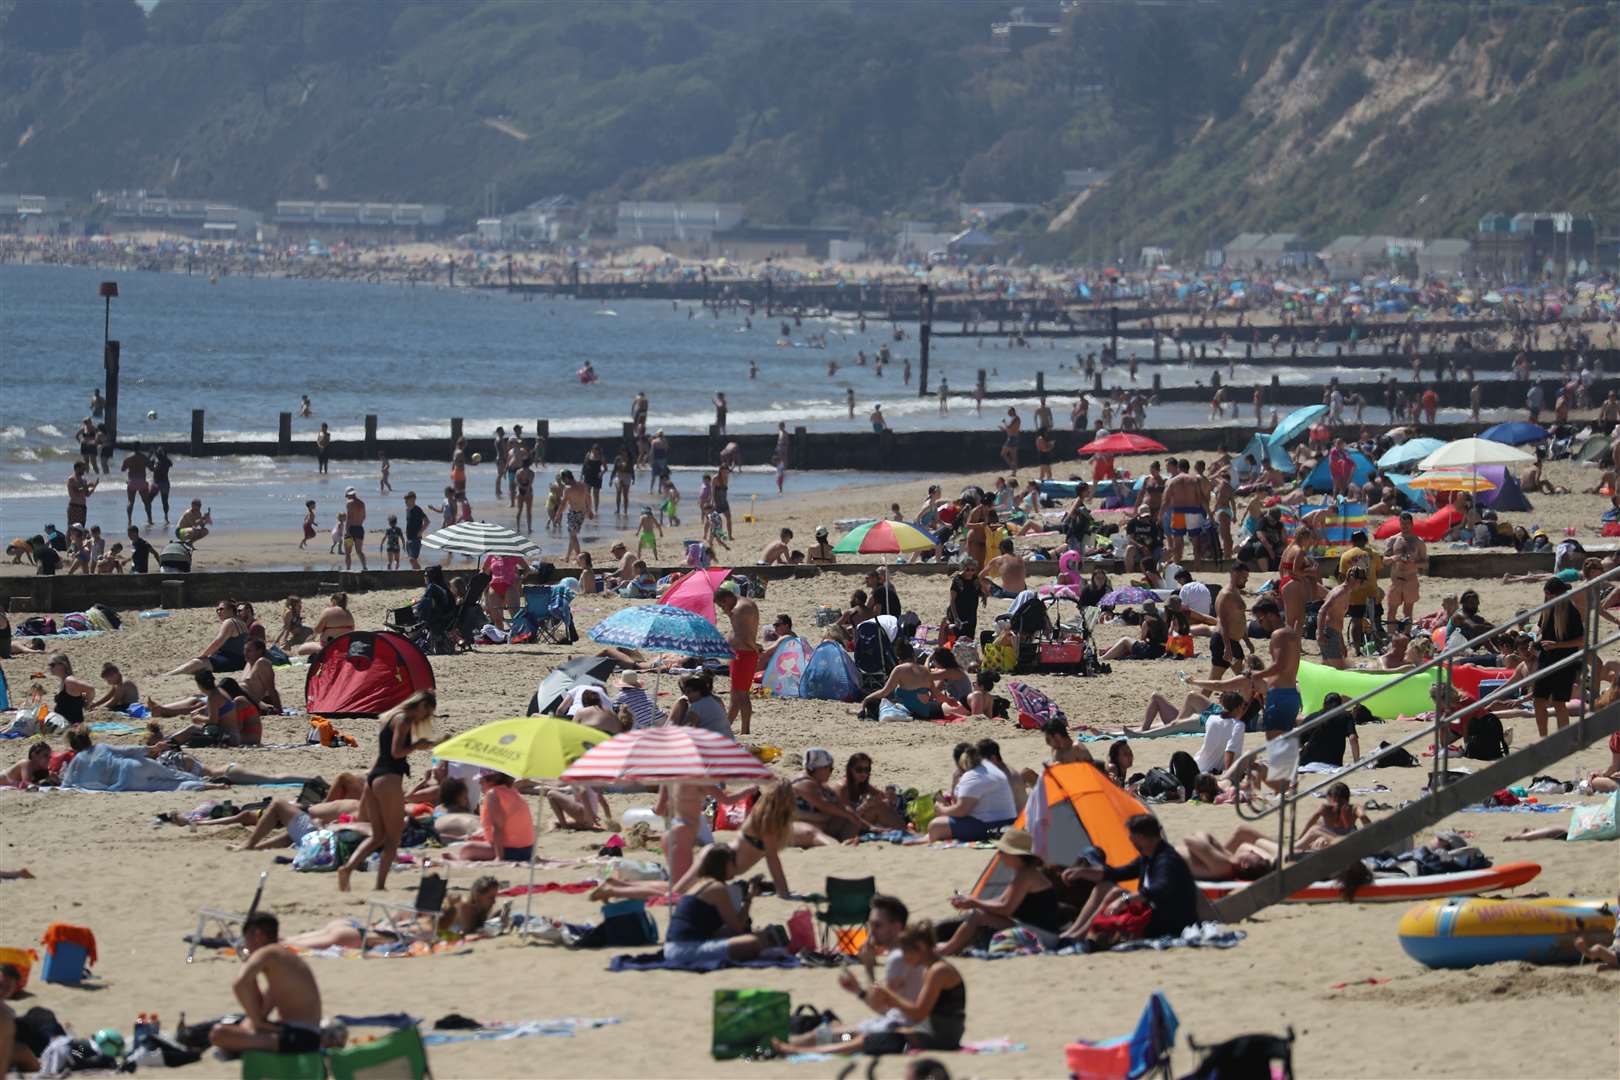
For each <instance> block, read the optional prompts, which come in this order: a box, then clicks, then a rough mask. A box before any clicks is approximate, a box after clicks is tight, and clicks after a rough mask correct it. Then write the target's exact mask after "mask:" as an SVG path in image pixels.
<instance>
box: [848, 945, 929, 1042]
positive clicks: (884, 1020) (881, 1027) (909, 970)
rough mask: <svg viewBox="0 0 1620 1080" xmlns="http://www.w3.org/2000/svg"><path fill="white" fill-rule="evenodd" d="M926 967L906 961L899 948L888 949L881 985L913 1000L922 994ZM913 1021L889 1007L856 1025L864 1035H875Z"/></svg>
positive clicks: (904, 1025)
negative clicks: (885, 1010)
mask: <svg viewBox="0 0 1620 1080" xmlns="http://www.w3.org/2000/svg"><path fill="white" fill-rule="evenodd" d="M926 973H927V969H926V968H922V967H918V966H917V965H916V964H908V963H906V958H905V957H904V956H903V955H901V953H900V950H899V949H897V948H896V949H890V950H889V955H888V958H887V959H886V960H884V962H883V985H884V986H887V987H888V988H889V989H891V990H895V991H896V992H897V993H898V994H900V996H901V997H904V998H907V999H908V1000H912V1001H915V1000H916V999H917V998H918V997H919V996H920V995H921V994H922V984H923V976H924V975H925V974H926ZM912 1023H914V1021H913V1020H912V1019H911V1018H910V1017H909V1016H907V1015H906V1014H905V1013H903V1012H901V1011H900V1010H899V1009H890V1010H889V1011H888V1012H883V1013H879V1014H878V1015H876V1016H869V1017H867V1018H866V1019H865V1020H862V1021H861V1022H860V1023H859V1024H857V1025H856V1028H857V1030H859V1031H860V1032H861V1033H862V1034H864V1035H876V1034H878V1033H879V1032H884V1031H893V1030H894V1029H895V1028H900V1027H907V1026H909V1025H911V1024H912Z"/></svg>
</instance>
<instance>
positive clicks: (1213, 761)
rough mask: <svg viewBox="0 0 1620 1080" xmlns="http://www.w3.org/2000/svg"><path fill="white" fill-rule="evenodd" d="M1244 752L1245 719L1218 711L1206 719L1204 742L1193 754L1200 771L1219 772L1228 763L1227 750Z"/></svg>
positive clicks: (1236, 752)
mask: <svg viewBox="0 0 1620 1080" xmlns="http://www.w3.org/2000/svg"><path fill="white" fill-rule="evenodd" d="M1228 750H1230V751H1232V753H1233V754H1237V755H1241V754H1242V753H1243V721H1242V720H1239V719H1237V718H1236V717H1232V716H1227V715H1226V714H1225V713H1216V714H1215V715H1214V716H1211V717H1210V718H1209V719H1208V720H1205V721H1204V744H1203V745H1202V746H1200V747H1199V748H1198V752H1197V753H1195V754H1193V760H1194V761H1196V762H1198V771H1199V772H1207V773H1218V772H1220V771H1221V766H1222V765H1224V764H1225V763H1226V752H1227V751H1228Z"/></svg>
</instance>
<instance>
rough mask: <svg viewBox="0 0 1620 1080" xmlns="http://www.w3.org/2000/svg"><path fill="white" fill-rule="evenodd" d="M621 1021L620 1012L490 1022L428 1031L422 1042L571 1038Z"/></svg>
mask: <svg viewBox="0 0 1620 1080" xmlns="http://www.w3.org/2000/svg"><path fill="white" fill-rule="evenodd" d="M617 1023H619V1018H618V1017H617V1016H601V1017H592V1016H560V1017H556V1018H555V1019H545V1020H518V1021H514V1022H502V1023H494V1024H489V1025H487V1026H485V1027H482V1028H479V1029H478V1030H477V1031H425V1032H423V1033H422V1042H423V1044H425V1045H427V1046H445V1045H448V1044H450V1043H464V1042H504V1041H505V1040H507V1039H527V1038H531V1037H533V1036H536V1035H545V1036H549V1037H553V1038H563V1039H571V1038H573V1037H574V1034H575V1033H576V1032H579V1031H594V1030H596V1029H597V1028H603V1027H611V1026H612V1025H614V1024H617Z"/></svg>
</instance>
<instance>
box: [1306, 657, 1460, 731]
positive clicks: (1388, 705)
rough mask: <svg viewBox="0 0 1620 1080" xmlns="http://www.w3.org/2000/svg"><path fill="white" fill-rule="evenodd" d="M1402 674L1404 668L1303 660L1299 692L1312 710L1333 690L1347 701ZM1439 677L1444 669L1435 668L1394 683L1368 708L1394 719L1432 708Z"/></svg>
mask: <svg viewBox="0 0 1620 1080" xmlns="http://www.w3.org/2000/svg"><path fill="white" fill-rule="evenodd" d="M1401 674H1402V673H1401V672H1373V671H1355V670H1352V669H1348V668H1332V667H1328V666H1327V665H1326V664H1316V663H1312V662H1311V661H1309V660H1301V661H1300V662H1299V696H1300V699H1301V700H1302V701H1303V702H1304V708H1305V713H1306V714H1310V713H1313V712H1317V711H1318V710H1320V709H1321V708H1322V699H1323V698H1325V697H1327V695H1329V694H1343V695H1344V697H1345V700H1346V701H1351V700H1354V699H1355V698H1358V697H1360V696H1361V695H1362V694H1365V693H1368V692H1370V691H1373V690H1377V689H1378V688H1379V687H1380V686H1389V685H1390V684H1391V683H1394V682H1395V680H1396V679H1398V678H1400V677H1401ZM1439 677H1440V670H1439V669H1438V668H1431V669H1430V670H1428V671H1425V672H1424V673H1423V674H1421V675H1414V676H1413V677H1411V678H1410V679H1407V680H1406V681H1405V682H1403V683H1400V684H1399V685H1395V686H1390V688H1389V689H1388V690H1385V691H1384V692H1382V693H1379V694H1374V695H1373V696H1372V697H1370V698H1368V699H1367V700H1366V702H1365V703H1364V704H1365V705H1366V706H1367V709H1368V711H1369V712H1371V713H1372V714H1373V715H1374V716H1376V717H1378V718H1379V719H1380V720H1393V719H1395V718H1396V717H1397V716H1417V715H1418V714H1419V713H1426V712H1429V711H1430V710H1431V709H1433V708H1434V702H1433V701H1432V700H1431V699H1430V697H1429V688H1430V687H1431V686H1433V685H1434V683H1435V680H1436V679H1438V678H1439Z"/></svg>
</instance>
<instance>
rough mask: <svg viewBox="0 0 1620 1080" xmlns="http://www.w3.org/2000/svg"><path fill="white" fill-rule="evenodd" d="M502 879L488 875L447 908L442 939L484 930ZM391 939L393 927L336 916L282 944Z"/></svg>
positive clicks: (438, 926)
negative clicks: (387, 927) (373, 924)
mask: <svg viewBox="0 0 1620 1080" xmlns="http://www.w3.org/2000/svg"><path fill="white" fill-rule="evenodd" d="M500 894H501V883H500V882H499V881H497V880H496V879H495V878H493V877H489V876H487V875H486V876H484V877H481V878H478V879H477V880H475V881H474V882H473V883H472V888H471V889H470V890H468V892H467V896H466V899H463V900H458V901H456V902H455V903H453V904H451V905H450V906H449V907H448V908H446V909H445V910H444V911H443V912H442V913H441V914H440V915H439V917H438V919H437V920H436V922H435V924H434V933H435V935H436V936H437V937H438V938H439V940H441V941H462V940H465V939H466V938H470V937H473V936H475V935H477V934H479V933H481V932H482V931H483V929H484V924H485V923H486V922H488V921H489V915H490V912H491V911H493V910H495V902H496V901H497V900H499V899H500ZM368 939H370V940H374V941H380V942H384V943H386V942H391V941H395V940H398V939H397V937H396V935H395V934H394V932H393V931H392V930H389V929H386V928H380V927H368V926H366V924H364V923H362V922H361V921H360V920H358V919H353V918H349V919H333V920H332V921H331V922H329V923H327V924H326V925H325V926H323V927H321V928H320V929H319V930H310V931H308V932H307V933H303V934H294V935H293V936H291V937H288V938H283V939H282V942H281V943H282V944H283V945H285V946H287V947H288V948H290V949H300V950H305V949H307V950H312V951H313V950H316V949H330V948H332V947H333V946H336V947H338V948H340V949H358V948H360V947H361V942H362V941H365V940H368Z"/></svg>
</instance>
